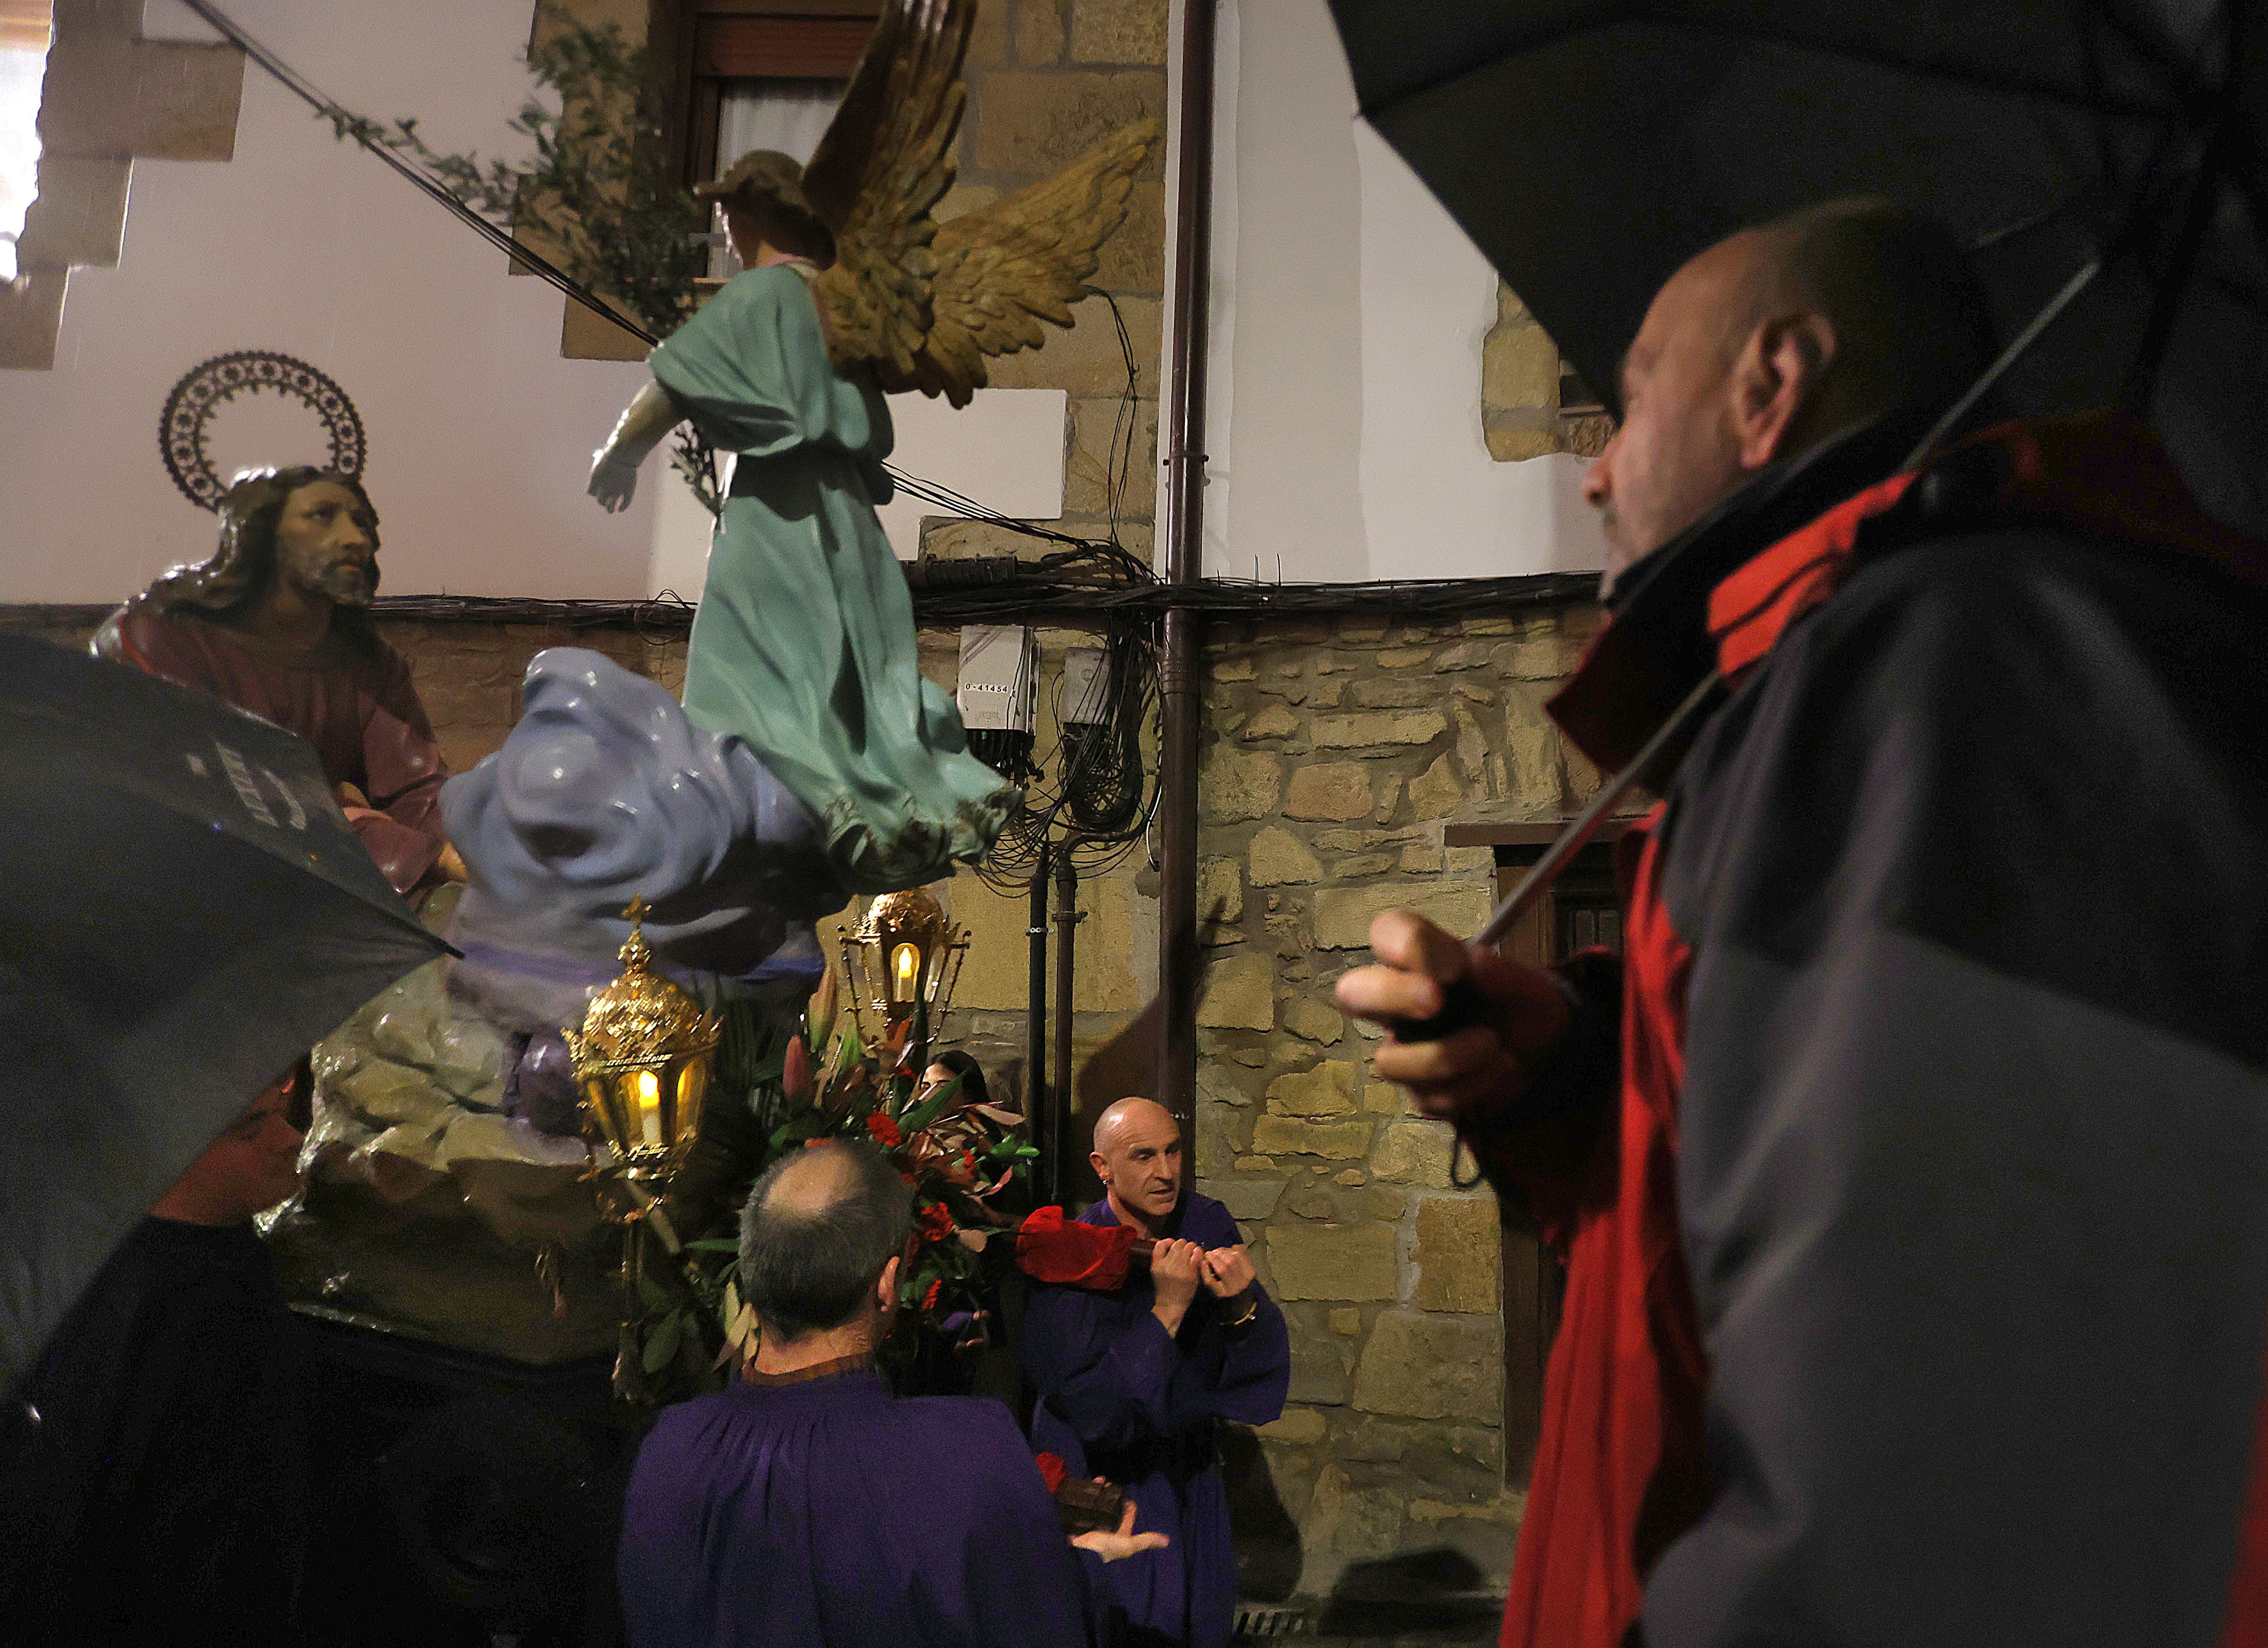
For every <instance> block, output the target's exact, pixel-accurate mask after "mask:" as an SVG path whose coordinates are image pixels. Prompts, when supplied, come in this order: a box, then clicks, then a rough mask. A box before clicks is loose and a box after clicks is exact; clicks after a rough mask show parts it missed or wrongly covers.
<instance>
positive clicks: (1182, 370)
mask: <svg viewBox="0 0 2268 1648" xmlns="http://www.w3.org/2000/svg"><path fill="white" fill-rule="evenodd" d="M1216 4H1218V0H1182V85H1181V98H1180V100H1179V102H1178V104H1177V105H1176V107H1175V112H1174V120H1175V125H1176V127H1177V128H1178V129H1179V132H1180V138H1181V149H1180V161H1179V164H1178V166H1177V167H1176V170H1175V182H1174V189H1175V209H1174V210H1175V225H1176V229H1175V239H1174V270H1173V281H1174V333H1173V338H1172V340H1171V343H1170V346H1169V347H1170V349H1171V351H1172V359H1173V364H1174V382H1173V400H1172V402H1171V404H1170V405H1169V406H1168V407H1167V415H1166V458H1165V465H1166V510H1165V528H1166V536H1165V574H1166V582H1167V584H1168V585H1172V586H1174V587H1175V588H1183V587H1187V586H1189V585H1194V584H1196V583H1197V579H1198V577H1199V568H1200V566H1201V564H1202V556H1201V546H1202V543H1203V540H1204V462H1205V454H1204V439H1205V430H1204V404H1205V319H1206V308H1207V305H1208V303H1209V301H1210V298H1211V268H1212V119H1213V21H1214V18H1213V12H1214V7H1215V5H1216ZM1168 599H1169V600H1170V596H1169V598H1168ZM1198 626H1199V617H1198V614H1197V613H1196V612H1194V611H1192V610H1191V609H1190V608H1189V607H1180V606H1174V605H1168V606H1167V608H1166V634H1165V652H1166V658H1165V666H1164V668H1163V669H1162V671H1161V672H1160V674H1161V676H1162V681H1161V683H1160V684H1161V686H1162V688H1163V698H1164V720H1165V726H1164V732H1163V737H1162V739H1161V740H1160V742H1161V744H1162V746H1163V747H1162V748H1161V749H1160V752H1159V773H1158V784H1159V789H1160V797H1159V807H1158V811H1159V815H1160V820H1162V826H1163V828H1162V829H1161V831H1160V864H1159V888H1158V995H1159V999H1160V1005H1161V1008H1162V1012H1161V1013H1160V1026H1159V1036H1160V1045H1159V1048H1158V1101H1159V1102H1160V1104H1162V1105H1164V1106H1165V1107H1166V1108H1167V1109H1168V1110H1170V1111H1172V1112H1173V1113H1174V1115H1175V1116H1176V1117H1177V1118H1178V1119H1179V1120H1180V1122H1181V1123H1182V1138H1183V1139H1184V1140H1186V1141H1188V1143H1187V1144H1185V1146H1184V1148H1185V1149H1186V1150H1187V1151H1189V1160H1190V1164H1191V1166H1192V1169H1195V1168H1196V1167H1197V1166H1204V1167H1207V1168H1210V1169H1211V1170H1213V1171H1219V1168H1220V1167H1221V1166H1224V1165H1225V1164H1222V1163H1218V1162H1214V1163H1204V1164H1200V1163H1197V1160H1196V1129H1195V1126H1194V1118H1195V1113H1196V1102H1197V732H1198V715H1199V712H1200V710H1201V698H1200V694H1199V685H1200V684H1199V680H1198V672H1199V658H1200V651H1199V647H1198V639H1199V636H1198Z"/></svg>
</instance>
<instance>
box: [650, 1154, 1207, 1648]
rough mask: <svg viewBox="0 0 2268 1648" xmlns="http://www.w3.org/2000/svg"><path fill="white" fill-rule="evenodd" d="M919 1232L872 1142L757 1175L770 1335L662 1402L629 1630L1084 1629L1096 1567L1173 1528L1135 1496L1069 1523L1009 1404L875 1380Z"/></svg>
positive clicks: (690, 1634) (739, 1643) (912, 1641)
mask: <svg viewBox="0 0 2268 1648" xmlns="http://www.w3.org/2000/svg"><path fill="white" fill-rule="evenodd" d="M912 1233H913V1208H912V1198H911V1196H910V1194H909V1191H908V1190H907V1188H906V1186H905V1183H904V1181H902V1180H901V1179H900V1178H899V1177H898V1174H897V1173H896V1170H895V1169H894V1168H892V1167H891V1166H890V1165H889V1164H888V1163H887V1161H886V1160H884V1159H883V1158H882V1157H881V1155H880V1152H878V1151H874V1150H873V1149H872V1148H870V1147H868V1146H866V1145H864V1144H851V1143H844V1142H841V1141H836V1142H833V1143H829V1144H821V1145H815V1146H813V1147H812V1148H810V1149H807V1150H804V1151H797V1152H795V1153H794V1154H793V1155H792V1156H790V1157H788V1158H787V1159H784V1161H781V1162H779V1163H777V1164H776V1165H775V1166H773V1167H772V1168H771V1169H770V1171H769V1172H767V1173H765V1174H764V1176H763V1177H762V1179H760V1180H758V1181H756V1186H755V1190H754V1191H753V1192H751V1193H750V1195H749V1197H748V1202H747V1210H746V1212H745V1213H744V1215H743V1216H742V1219H741V1225H740V1288H741V1291H742V1293H743V1295H744V1296H745V1297H746V1298H747V1301H748V1303H749V1304H750V1305H751V1306H753V1307H754V1308H755V1313H756V1316H757V1319H758V1321H759V1322H760V1323H761V1324H762V1330H763V1331H762V1340H761V1343H760V1346H759V1349H758V1350H757V1353H756V1357H755V1363H754V1365H753V1366H752V1368H751V1369H750V1371H749V1372H748V1373H747V1375H746V1376H745V1377H744V1379H743V1380H742V1382H740V1384H738V1385H736V1386H735V1387H733V1388H732V1389H730V1390H727V1391H725V1392H722V1393H720V1394H717V1395H713V1396H703V1397H698V1398H696V1399H695V1400H694V1401H692V1402H685V1403H681V1405H679V1406H677V1407H674V1408H671V1409H666V1411H664V1412H663V1414H662V1416H661V1417H660V1419H659V1421H658V1422H657V1423H656V1424H655V1425H654V1428H653V1432H652V1435H651V1436H649V1437H648V1438H646V1441H645V1445H644V1447H643V1448H642V1449H640V1451H639V1453H638V1460H637V1468H636V1470H635V1471H634V1472H633V1474H632V1475H631V1478H630V1493H629V1497H628V1504H627V1506H626V1508H625V1512H624V1516H623V1522H622V1550H621V1556H620V1573H621V1578H622V1611H623V1614H624V1615H625V1617H626V1618H627V1620H628V1622H629V1626H630V1643H631V1645H632V1648H757V1645H758V1644H762V1645H763V1648H870V1645H871V1648H987V1645H988V1644H1009V1643H1013V1644H1029V1645H1030V1648H1079V1645H1080V1644H1086V1643H1088V1642H1090V1641H1091V1640H1092V1639H1093V1638H1092V1635H1091V1624H1092V1622H1093V1621H1094V1619H1095V1618H1096V1617H1097V1610H1096V1608H1095V1606H1094V1601H1093V1598H1094V1595H1095V1594H1096V1593H1095V1585H1096V1578H1095V1576H1097V1575H1099V1573H1100V1571H1101V1564H1102V1563H1104V1562H1122V1559H1129V1558H1130V1559H1133V1560H1141V1559H1142V1558H1143V1557H1145V1556H1147V1555H1148V1554H1149V1553H1151V1552H1152V1551H1154V1550H1155V1549H1158V1548H1159V1547H1160V1546H1161V1545H1163V1543H1164V1542H1165V1541H1164V1539H1163V1537H1162V1536H1160V1535H1154V1534H1138V1533H1136V1532H1135V1531H1134V1529H1133V1526H1132V1524H1133V1519H1134V1517H1135V1516H1136V1515H1137V1514H1138V1512H1137V1509H1136V1507H1135V1506H1134V1505H1129V1506H1128V1507H1127V1511H1128V1515H1127V1518H1126V1519H1125V1520H1124V1521H1123V1522H1122V1523H1121V1525H1120V1527H1119V1529H1118V1531H1117V1532H1116V1533H1115V1534H1111V1533H1100V1534H1080V1535H1079V1537H1078V1538H1077V1539H1076V1540H1073V1541H1066V1540H1065V1539H1064V1534H1063V1528H1062V1525H1061V1523H1060V1521H1059V1519H1058V1517H1057V1511H1056V1506H1055V1502H1054V1500H1053V1499H1052V1498H1050V1497H1049V1493H1048V1489H1047V1485H1046V1483H1045V1482H1044V1481H1043V1480H1042V1477H1041V1475H1040V1468H1039V1466H1038V1464H1037V1463H1036V1462H1035V1460H1034V1459H1033V1457H1032V1451H1031V1448H1030V1447H1029V1446H1027V1444H1026V1442H1025V1440H1024V1438H1023V1437H1022V1436H1021V1434H1020V1433H1019V1432H1018V1431H1017V1429H1016V1423H1015V1421H1014V1419H1013V1417H1011V1416H1010V1415H1009V1413H1008V1410H1007V1409H1005V1408H1004V1407H1002V1406H1001V1405H1000V1404H999V1403H998V1402H994V1401H992V1400H991V1399H990V1398H989V1397H982V1396H924V1397H915V1398H910V1399H906V1400H900V1399H898V1398H896V1397H894V1396H892V1395H891V1394H889V1392H888V1391H887V1389H886V1388H885V1387H883V1384H882V1381H881V1379H880V1375H879V1374H878V1373H877V1372H876V1371H875V1368H874V1360H873V1357H874V1348H875V1346H876V1345H878V1344H879V1343H880V1342H881V1340H882V1338H883V1336H884V1335H886V1334H887V1332H888V1330H889V1324H890V1320H891V1317H892V1315H893V1314H894V1313H895V1310H896V1307H897V1296H898V1271H899V1267H900V1266H901V1264H902V1262H903V1260H902V1255H903V1254H904V1253H905V1251H906V1248H907V1246H908V1243H909V1240H910V1239H911V1236H912ZM1073 1546H1077V1547H1078V1548H1079V1549H1073Z"/></svg>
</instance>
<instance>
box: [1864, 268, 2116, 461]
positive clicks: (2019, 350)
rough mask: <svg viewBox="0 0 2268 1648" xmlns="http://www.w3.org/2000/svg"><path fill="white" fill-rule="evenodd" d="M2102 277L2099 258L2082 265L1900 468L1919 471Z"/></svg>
mask: <svg viewBox="0 0 2268 1648" xmlns="http://www.w3.org/2000/svg"><path fill="white" fill-rule="evenodd" d="M2101 273H2102V259H2101V258H2099V257H2092V258H2089V259H2088V261H2086V262H2084V263H2082V264H2080V266H2079V268H2078V269H2076V270H2075V271H2073V275H2072V277H2071V278H2070V279H2069V280H2067V281H2066V282H2065V283H2063V290H2062V291H2059V292H2058V293H2057V294H2056V295H2055V296H2054V297H2052V298H2049V299H2048V300H2047V303H2046V305H2044V306H2043V308H2042V309H2041V310H2040V312H2039V313H2037V314H2036V315H2034V316H2033V317H2032V318H2031V320H2030V322H2029V324H2028V325H2027V326H2026V327H2024V329H2023V330H2022V331H2021V332H2019V333H2017V334H2016V341H2015V342H2013V343H2011V344H2009V345H2008V347H2007V348H2006V349H2002V350H2001V351H2000V358H1999V359H1998V360H1996V361H1994V362H1993V363H1992V364H1991V365H1990V366H1987V367H1986V368H1985V375H1984V376H1983V377H1982V378H1979V379H1977V381H1976V382H1975V383H1973V384H1970V386H1969V387H1968V389H1967V391H1966V392H1965V393H1964V394H1962V397H1961V399H1959V400H1958V401H1955V402H1954V403H1953V404H1952V406H1950V407H1949V408H1947V409H1946V414H1945V416H1943V417H1941V418H1940V419H1938V421H1937V422H1936V423H1935V424H1933V425H1932V426H1931V429H1930V431H1929V433H1928V434H1926V435H1925V436H1923V437H1922V438H1921V441H1920V443H1919V444H1918V445H1916V446H1915V448H1914V449H1913V450H1912V451H1911V452H1908V453H1907V454H1906V460H1905V461H1904V463H1902V464H1900V465H1899V466H1898V468H1899V469H1900V470H1901V471H1904V470H1908V469H1917V468H1919V467H1921V461H1922V460H1923V459H1925V458H1926V457H1928V456H1929V455H1930V453H1931V452H1934V451H1935V450H1936V449H1937V444H1938V442H1940V441H1941V440H1943V439H1944V438H1946V437H1947V436H1948V435H1950V434H1951V433H1952V432H1953V431H1954V430H1956V429H1958V428H1959V427H1960V426H1961V420H1962V419H1963V418H1965V417H1967V416H1969V413H1970V408H1973V407H1975V406H1976V404H1977V402H1978V401H1982V400H1983V399H1984V398H1985V394H1986V393H1987V392H1989V391H1990V390H1991V389H1992V386H1993V385H1995V384H1997V383H1999V381H2000V379H2002V378H2003V377H2004V376H2006V375H2007V371H2008V368H2010V367H2011V366H2014V364H2016V363H2017V362H2018V361H2020V360H2021V359H2022V358H2023V357H2024V352H2025V351H2026V350H2027V349H2030V348H2031V347H2032V345H2033V344H2035V343H2036V342H2039V340H2040V334H2041V333H2043V332H2044V331H2046V330H2047V329H2048V327H2049V325H2050V324H2051V322H2053V320H2055V318H2056V317H2057V316H2058V315H2059V314H2061V313H2063V312H2064V310H2065V309H2066V307H2067V306H2068V305H2070V303H2071V300H2072V299H2073V298H2076V297H2078V296H2079V295H2080V293H2081V292H2083V291H2086V290H2087V289H2088V286H2090V285H2092V284H2093V283H2094V281H2095V276H2097V275H2100V274H2101Z"/></svg>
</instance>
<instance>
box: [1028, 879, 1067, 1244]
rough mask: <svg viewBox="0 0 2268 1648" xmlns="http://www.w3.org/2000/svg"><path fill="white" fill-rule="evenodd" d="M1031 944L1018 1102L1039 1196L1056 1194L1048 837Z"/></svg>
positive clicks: (1035, 889) (1036, 883) (1035, 883)
mask: <svg viewBox="0 0 2268 1648" xmlns="http://www.w3.org/2000/svg"><path fill="white" fill-rule="evenodd" d="M1024 932H1025V935H1026V938H1027V940H1028V941H1029V943H1030V945H1031V956H1032V980H1031V997H1032V999H1031V1006H1030V1009H1029V1011H1028V1012H1027V1013H1026V1015H1025V1019H1024V1107H1025V1113H1026V1115H1027V1116H1028V1117H1029V1119H1030V1122H1031V1124H1032V1144H1033V1147H1034V1148H1035V1150H1037V1151H1039V1152H1040V1153H1039V1154H1038V1155H1037V1156H1036V1157H1035V1158H1033V1159H1034V1160H1035V1162H1037V1163H1038V1165H1039V1173H1038V1174H1037V1177H1038V1179H1039V1181H1040V1182H1039V1183H1038V1184H1037V1185H1035V1186H1034V1187H1033V1189H1034V1193H1035V1195H1036V1196H1038V1197H1039V1199H1040V1200H1041V1201H1042V1202H1043V1203H1045V1202H1054V1201H1056V1200H1057V1199H1058V1195H1059V1192H1058V1187H1057V1183H1056V1173H1055V1159H1056V1133H1057V1118H1056V1116H1055V1114H1054V1107H1053V1106H1052V1104H1051V1103H1050V1102H1049V1094H1048V842H1047V840H1046V838H1045V837H1044V836H1043V837H1042V838H1041V841H1040V858H1039V863H1038V864H1035V866H1034V867H1033V870H1032V922H1031V925H1030V926H1028V927H1027V928H1025V929H1024Z"/></svg>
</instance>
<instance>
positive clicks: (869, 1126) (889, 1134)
mask: <svg viewBox="0 0 2268 1648" xmlns="http://www.w3.org/2000/svg"><path fill="white" fill-rule="evenodd" d="M866 1131H868V1132H869V1133H872V1134H873V1136H874V1140H875V1142H876V1143H877V1144H880V1145H881V1146H882V1148H883V1149H885V1150H895V1149H897V1147H898V1146H899V1145H901V1144H904V1143H905V1142H906V1136H905V1135H904V1134H903V1133H902V1132H901V1131H899V1129H898V1124H897V1123H896V1122H894V1121H892V1120H891V1119H890V1118H889V1117H888V1116H886V1115H883V1114H882V1113H881V1112H880V1111H879V1110H877V1111H875V1112H874V1114H873V1115H870V1116H868V1117H867V1118H866Z"/></svg>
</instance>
